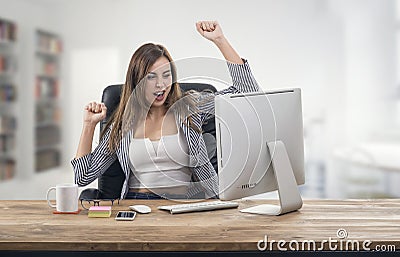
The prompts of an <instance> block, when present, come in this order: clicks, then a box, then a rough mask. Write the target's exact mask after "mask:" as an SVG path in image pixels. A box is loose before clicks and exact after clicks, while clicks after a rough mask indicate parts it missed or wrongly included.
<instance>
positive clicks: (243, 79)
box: [71, 60, 260, 199]
mask: <svg viewBox="0 0 400 257" xmlns="http://www.w3.org/2000/svg"><path fill="white" fill-rule="evenodd" d="M243 61H244V64H234V63H230V62H227V65H228V70H229V72H230V75H231V77H232V86H230V87H228V88H226V89H224V90H222V91H218V92H216V93H215V94H210V93H209V94H207V95H205V94H200V96H199V97H198V98H197V99H198V100H199V101H198V102H197V109H198V111H197V112H196V113H194V114H192V115H191V118H192V122H193V124H194V125H196V126H197V127H198V128H201V126H202V124H203V122H204V121H205V120H206V119H207V118H208V117H210V115H213V114H214V111H215V103H214V97H215V95H219V94H235V93H246V92H255V91H259V90H260V89H259V86H258V84H257V81H256V80H255V78H254V76H253V74H252V73H251V70H250V66H249V64H248V62H247V61H246V60H243ZM175 117H176V120H177V125H178V126H179V127H180V128H181V129H182V131H183V133H184V135H185V137H186V140H187V142H188V146H189V156H190V157H189V158H190V162H189V163H190V168H191V171H192V179H191V184H190V187H189V190H188V197H191V196H193V195H195V194H197V193H199V192H201V191H203V192H205V194H206V196H207V197H214V196H218V177H217V173H216V171H215V170H214V167H213V166H212V164H211V163H210V161H209V158H208V155H207V149H206V145H205V142H204V138H203V136H202V134H201V133H200V132H198V131H196V130H195V129H192V128H190V127H189V126H187V125H186V124H188V123H187V121H183V120H181V119H180V118H179V117H180V116H179V115H176V114H175ZM110 132H111V129H110V128H109V129H108V130H107V131H106V133H105V134H104V136H103V137H102V138H101V140H100V143H99V145H98V146H97V147H96V148H95V149H94V150H93V152H91V153H89V154H87V155H85V156H82V157H80V158H75V159H73V160H72V161H71V164H72V167H73V170H74V173H75V183H76V184H78V185H79V186H86V185H88V184H90V183H91V182H93V181H94V180H95V179H97V178H98V177H99V176H100V175H101V174H103V173H104V172H105V171H106V170H107V169H108V167H110V165H111V164H112V163H113V162H114V161H115V160H116V159H118V161H119V162H120V164H121V167H122V170H123V172H124V173H125V181H124V183H123V186H122V189H121V199H123V198H125V196H126V194H127V193H128V191H129V184H128V180H129V175H130V172H131V170H133V169H132V168H133V167H132V164H131V162H130V159H129V145H130V142H131V139H132V137H133V131H130V132H129V133H126V135H124V136H123V138H122V140H121V142H120V144H119V146H118V148H117V150H116V151H115V152H111V151H110V150H109V148H108V146H107V145H108V140H109V137H110Z"/></svg>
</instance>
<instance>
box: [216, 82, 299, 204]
mask: <svg viewBox="0 0 400 257" xmlns="http://www.w3.org/2000/svg"><path fill="white" fill-rule="evenodd" d="M215 121H216V136H217V153H218V171H219V172H218V173H219V197H220V199H222V200H232V199H239V198H243V197H247V196H252V195H257V194H261V193H266V192H270V191H274V190H277V189H281V188H282V187H288V185H289V186H290V189H289V191H293V190H294V191H296V190H297V193H298V188H297V185H300V184H304V182H305V178H304V143H303V121H302V107H301V91H300V89H287V90H279V91H269V92H256V93H246V94H231V95H219V96H216V98H215ZM274 167H275V168H274ZM279 167H282V168H279ZM278 173H279V174H278ZM276 175H277V176H278V177H279V176H281V177H284V181H283V182H282V183H284V184H283V185H279V183H277V181H278V177H276ZM287 176H289V177H290V176H291V177H292V180H293V183H292V184H290V183H289V184H286V185H285V183H286V180H290V179H287ZM278 182H279V181H278ZM289 194H291V192H289ZM280 196H281V198H282V195H281V192H280ZM288 197H290V198H296V197H297V196H293V197H292V196H290V195H289V196H288ZM281 200H283V199H281ZM288 201H291V199H288ZM296 201H297V200H296ZM300 201H301V199H300ZM300 206H301V205H300Z"/></svg>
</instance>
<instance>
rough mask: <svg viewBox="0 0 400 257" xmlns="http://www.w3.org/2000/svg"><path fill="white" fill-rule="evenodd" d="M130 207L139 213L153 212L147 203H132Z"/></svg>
mask: <svg viewBox="0 0 400 257" xmlns="http://www.w3.org/2000/svg"><path fill="white" fill-rule="evenodd" d="M129 209H131V210H132V211H137V212H138V213H143V214H146V213H150V212H151V208H150V207H149V206H147V205H141V204H139V205H131V206H129Z"/></svg>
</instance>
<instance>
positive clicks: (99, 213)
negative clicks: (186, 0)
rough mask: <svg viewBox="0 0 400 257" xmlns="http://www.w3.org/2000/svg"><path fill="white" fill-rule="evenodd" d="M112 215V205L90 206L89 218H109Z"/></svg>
mask: <svg viewBox="0 0 400 257" xmlns="http://www.w3.org/2000/svg"><path fill="white" fill-rule="evenodd" d="M110 216H111V206H91V207H90V208H89V212H88V217H89V218H109V217H110Z"/></svg>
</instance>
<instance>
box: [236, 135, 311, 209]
mask: <svg viewBox="0 0 400 257" xmlns="http://www.w3.org/2000/svg"><path fill="white" fill-rule="evenodd" d="M267 146H268V149H269V152H270V155H271V159H272V168H273V171H274V174H275V179H276V182H277V185H278V194H279V202H280V205H274V204H262V205H258V206H254V207H250V208H247V209H243V210H240V211H241V212H247V213H254V214H266V215H281V214H285V213H288V212H292V211H296V210H298V209H300V208H301V206H302V205H303V201H302V199H301V196H300V193H299V189H298V187H297V183H296V179H295V177H294V173H293V169H292V165H291V164H290V160H289V157H288V154H287V151H286V147H285V145H284V143H283V142H282V141H274V142H270V143H267Z"/></svg>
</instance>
